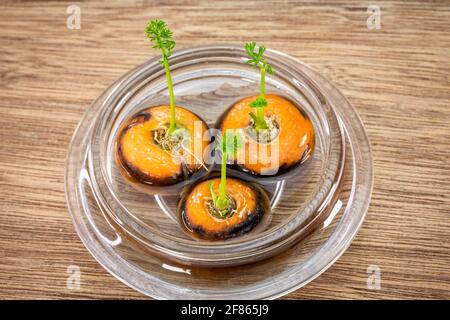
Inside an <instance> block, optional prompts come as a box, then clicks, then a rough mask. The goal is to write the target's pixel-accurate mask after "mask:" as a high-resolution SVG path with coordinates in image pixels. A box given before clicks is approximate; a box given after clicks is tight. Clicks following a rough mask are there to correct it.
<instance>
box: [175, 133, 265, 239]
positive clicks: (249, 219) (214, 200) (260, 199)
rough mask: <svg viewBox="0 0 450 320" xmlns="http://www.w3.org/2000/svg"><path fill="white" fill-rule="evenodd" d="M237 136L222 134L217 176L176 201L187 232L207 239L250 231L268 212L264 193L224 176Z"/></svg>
mask: <svg viewBox="0 0 450 320" xmlns="http://www.w3.org/2000/svg"><path fill="white" fill-rule="evenodd" d="M238 137H239V136H237V135H233V134H229V135H227V134H225V135H224V136H223V140H222V141H220V142H219V147H220V151H221V153H222V166H221V176H220V178H210V179H208V180H202V181H200V182H199V183H197V184H195V185H194V186H192V187H191V188H190V189H189V190H188V191H187V192H186V193H185V194H184V196H183V197H182V199H181V201H180V203H179V207H178V210H179V215H180V219H181V222H182V225H183V226H184V227H185V229H186V230H187V231H188V232H189V234H191V235H193V236H195V237H197V238H202V239H208V240H225V239H229V238H233V237H237V236H240V235H243V234H246V233H248V232H250V231H251V230H252V229H254V228H255V227H256V226H257V225H258V224H259V223H260V222H261V221H262V220H263V219H264V217H266V216H267V215H268V214H269V213H270V202H269V199H268V197H267V194H266V192H265V191H264V190H263V189H262V188H260V187H259V186H257V185H256V184H254V183H248V182H245V181H243V180H240V179H236V178H227V177H226V159H227V155H233V154H235V152H236V151H237V149H238V148H239V147H240V145H241V143H240V142H239V139H240V138H238Z"/></svg>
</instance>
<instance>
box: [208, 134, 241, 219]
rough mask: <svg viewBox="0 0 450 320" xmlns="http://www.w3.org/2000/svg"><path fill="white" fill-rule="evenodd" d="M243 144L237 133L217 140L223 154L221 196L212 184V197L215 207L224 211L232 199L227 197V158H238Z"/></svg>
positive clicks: (217, 146) (218, 148)
mask: <svg viewBox="0 0 450 320" xmlns="http://www.w3.org/2000/svg"><path fill="white" fill-rule="evenodd" d="M242 145H243V142H242V137H241V135H240V134H238V133H236V132H226V133H225V134H224V135H223V137H218V138H217V145H216V150H218V151H220V152H221V154H222V163H221V175H220V184H219V194H218V195H216V193H215V192H214V190H213V187H212V184H210V191H211V197H212V199H213V202H214V206H215V207H216V208H217V209H219V210H221V211H223V210H226V209H228V208H229V206H230V199H229V198H228V197H227V189H226V185H227V158H228V155H233V157H236V156H237V151H238V150H239V149H240V148H242Z"/></svg>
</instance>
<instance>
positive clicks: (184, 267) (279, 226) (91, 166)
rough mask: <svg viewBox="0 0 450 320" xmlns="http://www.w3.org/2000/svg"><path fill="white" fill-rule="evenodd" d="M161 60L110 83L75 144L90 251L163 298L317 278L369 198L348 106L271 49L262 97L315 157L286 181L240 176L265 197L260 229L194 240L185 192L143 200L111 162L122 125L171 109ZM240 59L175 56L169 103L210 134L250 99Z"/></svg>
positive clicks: (80, 212) (75, 210) (361, 147)
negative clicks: (306, 127) (289, 107)
mask: <svg viewBox="0 0 450 320" xmlns="http://www.w3.org/2000/svg"><path fill="white" fill-rule="evenodd" d="M158 60H159V59H158V58H155V59H152V60H150V61H148V62H147V63H145V64H143V65H141V66H139V67H137V68H135V69H134V70H132V71H130V72H128V73H127V74H125V75H124V76H123V77H121V78H120V79H119V80H117V81H116V82H115V83H114V84H113V85H111V86H110V87H109V88H108V89H107V90H106V91H105V92H104V93H103V94H102V95H101V96H100V97H99V98H98V99H97V100H96V101H95V102H94V103H93V104H92V106H91V107H90V108H89V109H88V110H87V112H86V114H85V115H84V117H83V119H82V120H81V121H80V124H79V126H78V128H77V130H76V132H75V134H74V136H73V139H72V142H71V146H70V149H69V153H68V158H67V163H66V176H65V187H66V198H67V202H68V207H69V211H70V214H71V216H72V219H73V222H74V225H75V228H76V230H77V232H78V234H79V236H80V238H81V240H82V241H83V243H84V245H85V246H86V248H87V249H88V250H89V251H90V252H91V254H92V255H93V256H94V257H95V258H96V259H97V261H98V262H99V263H100V264H101V265H102V266H103V267H104V268H105V269H107V270H108V271H109V272H111V273H112V274H113V275H114V276H116V277H117V278H118V279H120V280H121V281H123V282H124V283H125V284H127V285H128V286H130V287H132V288H135V289H136V290H138V291H140V292H142V293H144V294H146V295H149V296H151V297H154V298H160V299H267V298H276V297H279V296H282V295H284V294H286V293H289V292H291V291H293V290H295V289H297V288H299V287H301V286H303V285H305V284H306V283H308V282H309V281H311V280H312V279H314V278H315V277H317V276H318V275H319V274H320V273H322V272H323V271H324V270H326V269H327V268H328V267H329V266H330V265H331V264H332V263H333V262H334V261H336V259H338V258H339V256H340V255H341V254H342V253H343V252H344V251H345V249H346V248H347V247H348V246H349V245H350V243H351V241H352V239H353V238H354V236H355V235H356V233H357V231H358V229H359V227H360V225H361V223H362V221H363V219H364V216H365V214H366V211H367V208H368V206H369V201H370V195H371V191H372V182H373V176H372V174H373V173H372V159H371V151H370V145H369V141H368V139H367V135H366V133H365V130H364V127H363V125H362V123H361V120H360V118H359V117H358V115H357V113H356V112H355V110H354V109H353V108H352V106H351V105H350V103H349V102H348V101H347V100H346V99H345V97H344V96H343V95H342V94H341V93H340V92H339V91H338V90H337V89H336V88H335V87H334V86H333V85H332V84H331V83H330V82H329V81H327V80H326V79H325V78H324V77H322V76H321V75H319V74H318V73H317V72H315V71H313V70H311V69H310V68H309V67H307V66H306V65H305V64H303V63H302V62H300V61H298V60H296V59H294V58H292V57H289V56H287V55H285V54H283V53H280V52H276V51H272V50H268V51H267V61H268V62H269V63H270V64H271V65H273V66H274V67H275V69H276V74H275V75H273V76H270V77H268V78H267V80H266V82H267V84H266V86H267V88H266V91H267V92H268V93H275V94H279V95H282V96H284V97H286V98H288V99H290V100H291V101H293V102H294V103H295V104H296V105H298V106H299V107H300V108H301V109H302V111H303V112H305V113H306V114H307V115H308V116H309V118H310V119H311V121H312V123H313V125H314V130H315V135H316V146H315V150H314V153H313V156H312V157H311V159H310V160H309V161H307V162H306V163H305V164H303V165H301V166H298V167H297V168H295V169H294V170H292V171H290V172H289V173H288V174H284V175H281V176H277V177H272V178H270V177H265V178H263V179H257V178H255V177H249V176H246V175H244V176H243V177H245V178H247V179H248V180H251V181H258V182H259V183H260V184H261V185H262V186H263V187H264V188H265V189H266V190H267V191H269V193H270V196H271V197H270V198H271V206H272V214H271V219H270V221H268V222H267V223H266V224H265V225H264V228H259V229H258V230H255V231H254V232H251V233H249V234H248V235H245V236H242V237H237V238H235V239H231V240H226V241H216V242H206V241H199V240H196V239H193V238H190V237H189V236H187V235H186V233H184V232H183V231H182V229H181V227H180V226H179V224H178V219H177V213H176V205H177V202H178V195H179V194H180V193H181V192H182V188H183V187H187V185H184V186H183V185H179V186H176V187H173V188H171V189H169V191H171V192H167V193H168V194H166V192H164V194H165V195H162V194H160V195H149V194H146V193H142V192H139V191H138V190H137V189H136V188H133V186H131V185H130V183H129V182H127V181H125V179H124V178H123V177H122V176H121V175H120V172H119V168H118V167H117V166H116V163H115V161H114V142H115V138H116V136H117V132H118V130H119V128H120V126H121V125H122V124H123V123H124V121H126V119H127V118H129V117H130V116H131V115H133V114H135V113H137V112H139V111H140V110H143V109H145V108H148V107H150V106H153V105H158V104H168V96H167V82H166V79H165V73H164V69H163V67H162V66H161V65H160V64H159V63H158ZM245 60H246V58H245V51H244V50H243V49H241V48H239V47H236V46H228V45H217V46H204V47H197V48H190V49H185V50H181V51H177V52H175V53H174V54H173V56H172V57H171V60H170V62H171V70H172V76H173V83H174V90H175V96H176V103H177V105H179V106H183V107H185V108H187V109H189V110H191V111H193V112H195V113H196V114H198V115H199V116H200V117H202V118H203V119H204V120H205V121H206V122H207V123H208V125H210V126H211V127H212V126H214V123H215V122H216V120H217V118H218V117H219V116H220V115H221V114H222V112H224V111H225V110H226V109H227V108H229V107H230V106H231V105H232V104H233V103H235V102H237V101H238V100H240V99H242V98H243V97H246V96H250V95H255V94H257V93H258V89H259V87H258V81H259V72H258V70H255V69H252V68H251V67H250V66H248V65H246V64H245V63H244V62H245ZM231 174H232V175H241V174H240V173H238V172H231ZM241 176H242V175H241ZM192 182H194V181H193V180H190V181H187V183H192ZM174 193H175V194H174Z"/></svg>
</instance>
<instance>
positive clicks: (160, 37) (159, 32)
mask: <svg viewBox="0 0 450 320" xmlns="http://www.w3.org/2000/svg"><path fill="white" fill-rule="evenodd" d="M145 33H146V34H147V38H148V39H149V40H150V41H151V42H153V43H154V45H153V49H160V50H161V52H162V59H161V60H160V62H161V64H162V65H163V66H164V69H165V70H166V78H167V86H168V87H169V96H170V124H169V134H172V133H173V131H174V130H175V128H176V120H175V96H174V93H173V84H172V76H171V75H170V68H169V57H170V55H171V54H172V50H173V48H174V47H175V40H174V39H173V38H172V35H173V33H172V31H170V29H169V28H168V27H167V24H166V23H165V22H164V21H163V20H158V19H154V20H150V21H149V22H148V24H147V27H146V28H145Z"/></svg>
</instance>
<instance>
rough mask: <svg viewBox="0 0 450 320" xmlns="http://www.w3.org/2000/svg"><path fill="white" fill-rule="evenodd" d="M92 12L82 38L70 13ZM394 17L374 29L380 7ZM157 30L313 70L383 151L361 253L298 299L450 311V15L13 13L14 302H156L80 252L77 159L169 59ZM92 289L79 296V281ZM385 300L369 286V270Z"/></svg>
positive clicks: (6, 143)
mask: <svg viewBox="0 0 450 320" xmlns="http://www.w3.org/2000/svg"><path fill="white" fill-rule="evenodd" d="M70 4H77V5H79V6H80V8H81V29H79V30H77V29H75V30H71V29H68V28H67V26H66V19H67V17H68V14H67V13H66V8H67V7H68V6H69V5H70ZM371 4H376V5H378V6H379V7H380V8H381V29H379V30H369V29H368V28H367V26H366V20H367V19H368V17H369V15H370V14H369V13H367V11H366V10H367V7H368V6H369V5H371ZM149 17H159V18H162V19H165V20H166V21H167V22H168V24H169V25H170V26H171V28H172V29H173V30H175V31H176V39H177V46H178V48H185V47H188V46H194V45H202V44H210V43H236V44H242V43H244V42H245V41H250V40H256V41H257V42H261V43H264V44H265V45H266V46H267V47H270V48H273V49H276V50H280V51H283V52H286V53H288V54H290V55H292V56H295V57H298V58H300V59H302V60H304V61H305V62H306V63H308V64H309V65H311V66H312V67H313V68H315V69H316V70H319V71H320V72H321V73H322V74H324V75H326V76H327V77H328V78H329V79H331V80H332V81H334V82H335V84H336V85H337V87H338V88H340V90H342V92H343V93H344V94H345V95H346V96H347V97H348V99H349V100H350V101H351V103H352V104H353V105H354V106H355V108H356V109H357V110H358V112H359V114H360V115H361V118H362V120H363V122H364V123H365V125H366V128H367V131H368V134H369V137H370V139H371V143H372V148H373V156H374V170H375V185H374V191H373V198H372V202H371V206H370V209H369V213H368V215H367V219H366V220H365V222H364V224H363V227H362V229H361V230H360V232H359V234H358V236H357V238H356V239H355V241H354V242H353V244H352V246H351V247H350V248H349V249H348V250H347V251H346V253H345V254H344V255H343V256H342V257H341V258H340V259H339V260H338V261H337V262H336V263H335V264H334V265H333V266H332V267H331V268H330V269H328V270H327V271H326V272H325V273H324V274H323V275H322V276H320V277H319V278H317V279H316V280H314V281H313V282H312V283H310V284H308V285H307V286H305V287H304V288H302V289H300V290H297V291H296V292H294V293H291V294H289V295H288V296H286V298H288V299H303V298H321V299H328V298H333V299H335V298H336V299H343V298H348V299H353V298H363V299H397V298H400V299H412V298H419V299H428V298H439V299H449V298H450V1H426V2H425V1H424V2H423V3H422V2H418V1H405V2H401V1H386V2H384V1H381V2H379V1H304V2H296V1H277V2H274V1H271V2H266V1H251V0H250V1H210V0H208V1H173V2H172V1H143V0H141V1H86V2H83V1H77V2H76V3H72V2H66V1H2V2H1V4H0V298H1V299H7V298H10V299H22V298H30V299H43V298H46V299H47V298H50V299H53V298H69V299H72V298H74V299H78V298H127V299H128V298H133V299H134V298H137V299H140V298H145V297H144V296H143V295H141V294H140V293H138V292H136V291H134V290H132V289H130V288H128V287H126V286H125V285H124V284H122V283H121V282H120V281H118V280H117V279H116V278H114V277H113V276H112V275H110V274H109V273H108V272H106V271H105V270H104V269H103V268H102V267H101V266H100V265H99V264H98V263H97V262H96V261H95V260H94V258H93V257H92V256H91V255H90V254H89V253H88V252H87V250H86V249H85V248H84V246H83V245H82V243H81V242H80V240H79V238H78V236H77V234H76V232H75V230H74V228H73V226H72V223H71V220H70V217H69V214H68V211H67V207H66V203H65V198H64V186H63V180H64V179H63V176H64V161H65V157H66V151H67V147H68V144H69V141H70V138H71V136H72V134H73V131H74V129H75V127H76V125H77V123H78V121H79V120H80V118H81V116H82V115H83V112H84V111H85V110H86V109H87V108H88V107H89V105H90V103H91V102H92V101H93V100H94V99H95V98H96V97H97V96H98V95H99V94H100V93H101V92H102V91H103V90H104V89H105V88H106V87H107V86H108V85H109V84H110V83H112V82H113V81H114V80H115V79H117V78H118V77H119V76H120V75H122V74H123V73H125V72H126V71H127V70H129V69H131V68H133V67H135V66H137V65H138V64H140V63H142V62H144V61H145V60H147V59H148V58H149V57H151V56H152V55H154V54H155V53H154V51H152V50H151V49H150V48H149V45H148V43H147V42H146V41H145V40H144V35H143V28H144V26H145V24H146V20H147V19H148V18H149ZM69 265H77V266H79V267H80V269H81V288H80V289H78V290H69V289H67V288H66V280H67V277H68V274H67V267H68V266H69ZM370 265H377V266H379V267H380V269H381V289H380V290H370V289H368V288H367V284H366V280H367V277H368V274H367V268H368V267H369V266H370Z"/></svg>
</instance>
